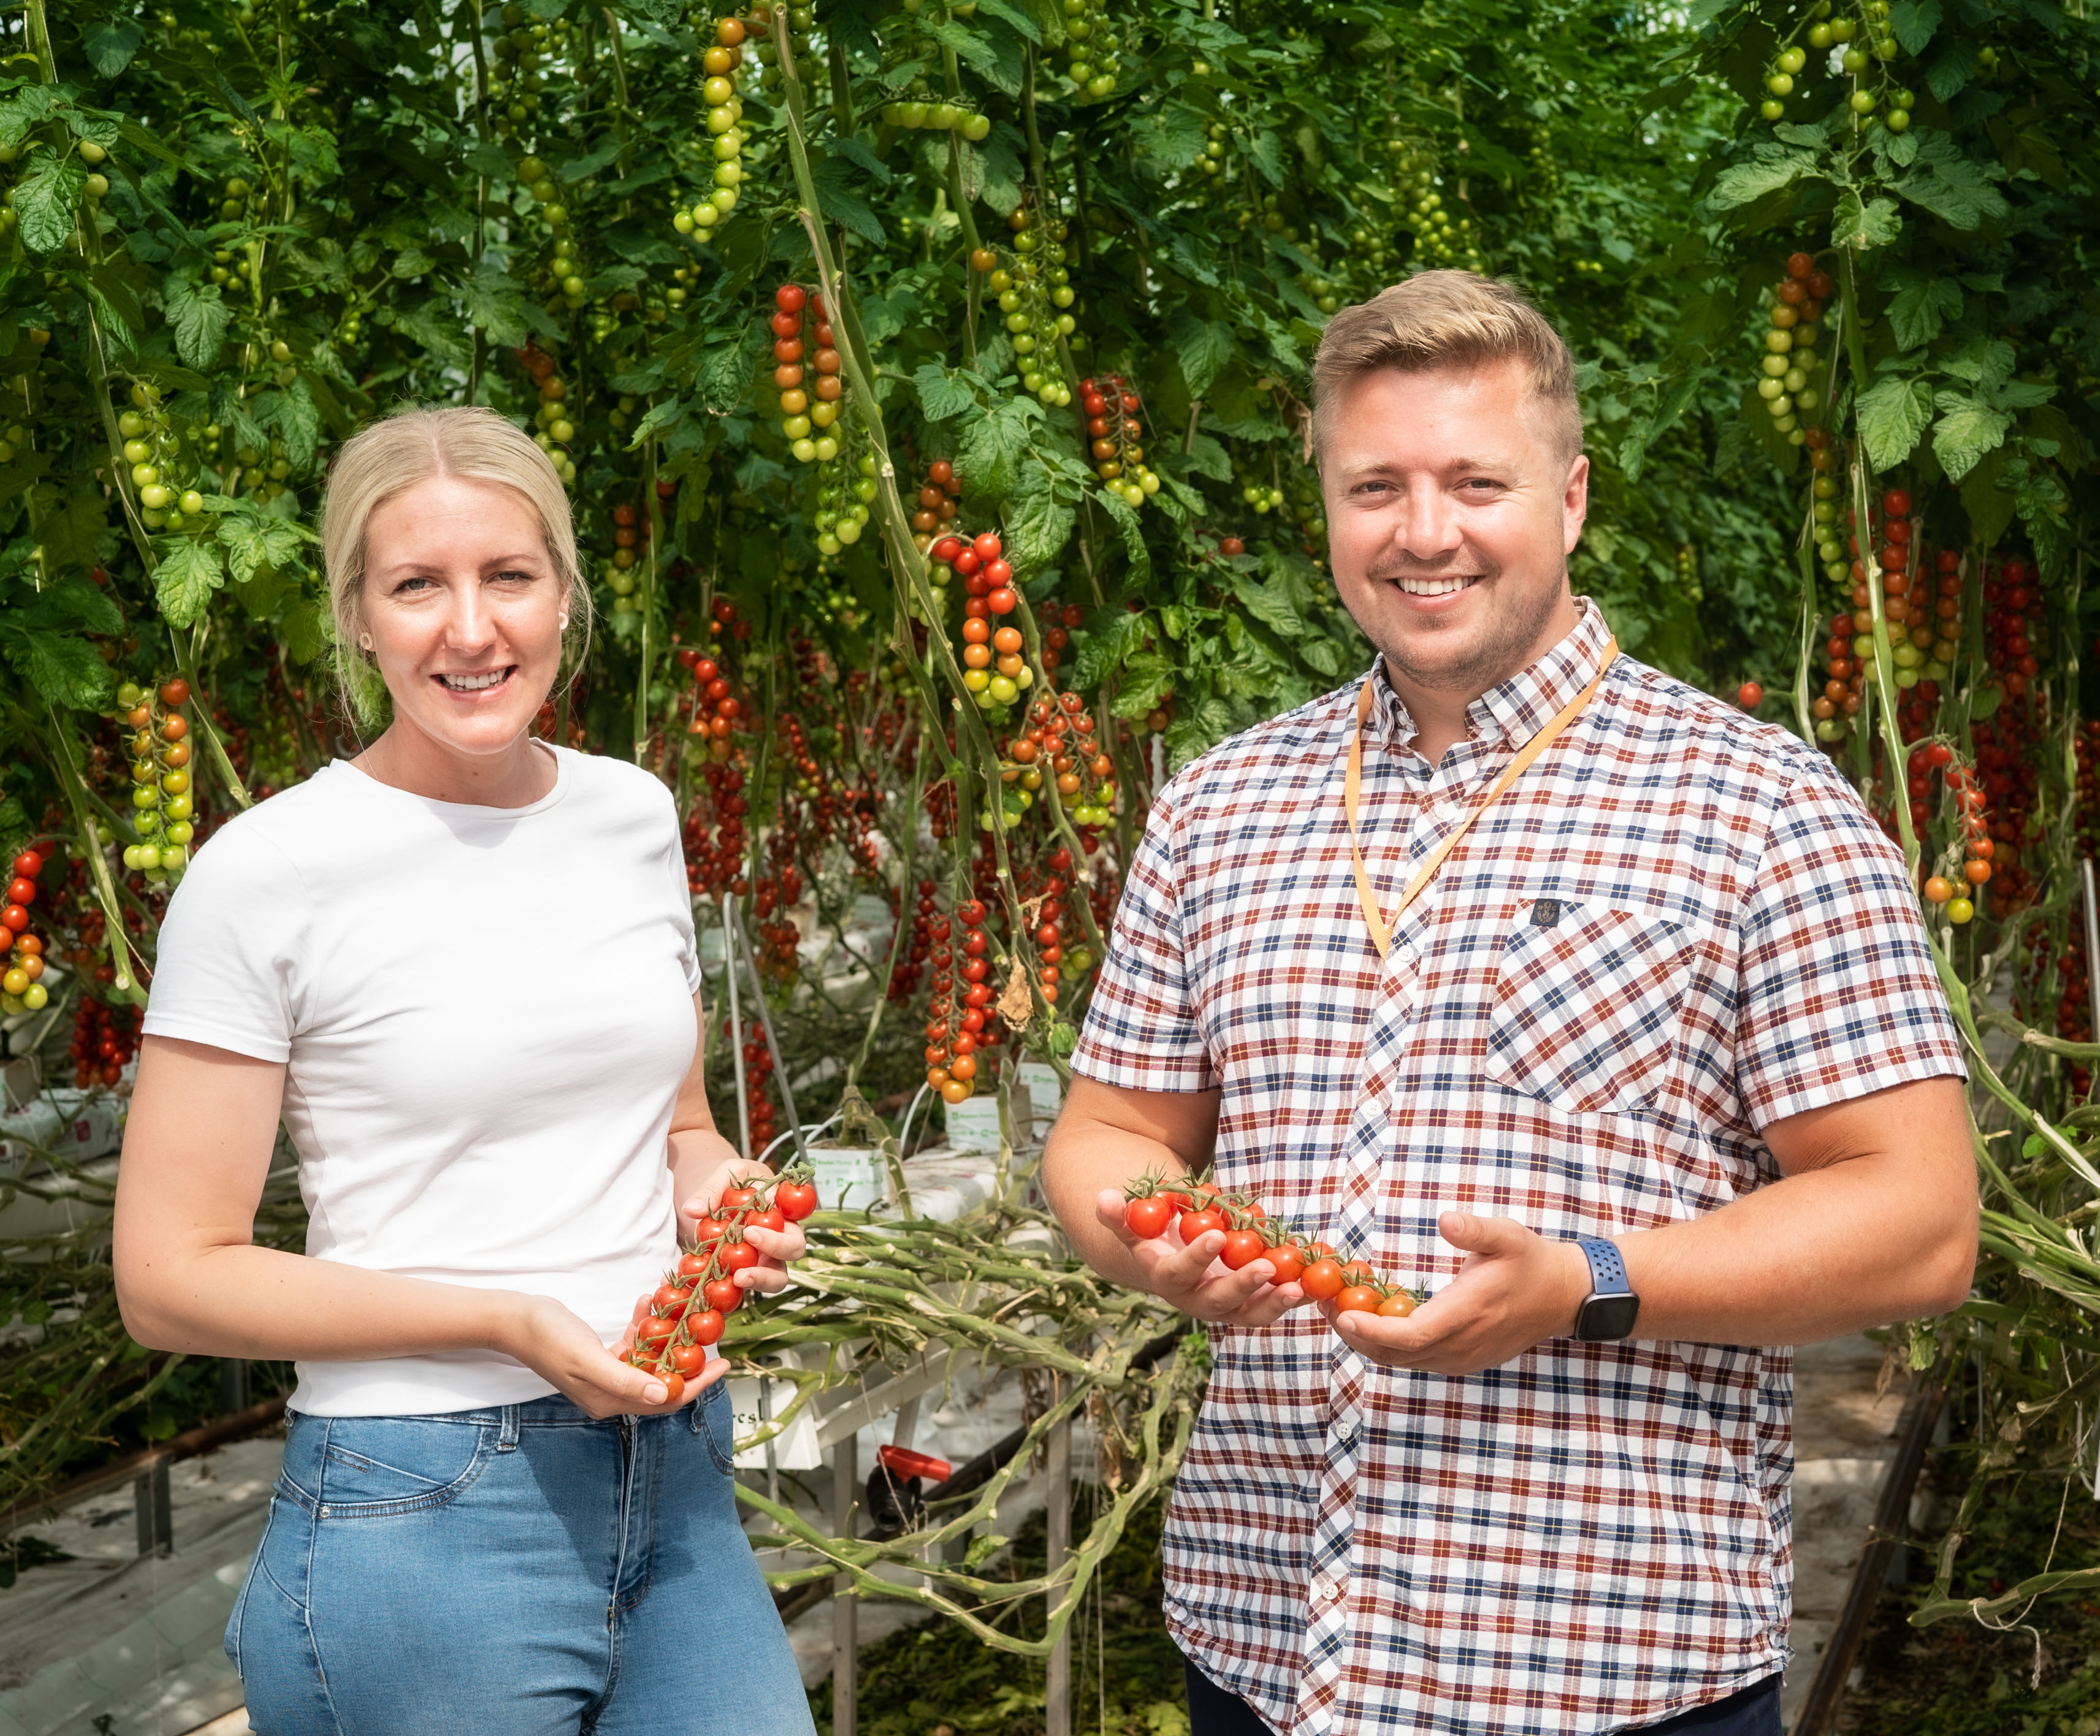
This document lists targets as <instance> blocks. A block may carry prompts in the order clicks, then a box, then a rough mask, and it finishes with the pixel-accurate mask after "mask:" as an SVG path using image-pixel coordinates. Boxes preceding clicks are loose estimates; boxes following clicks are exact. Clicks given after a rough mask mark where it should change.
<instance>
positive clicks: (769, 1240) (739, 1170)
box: [678, 1157, 810, 1296]
mask: <svg viewBox="0 0 2100 1736" xmlns="http://www.w3.org/2000/svg"><path fill="white" fill-rule="evenodd" d="M772 1174H773V1172H772V1170H770V1169H768V1168H767V1167H766V1166H765V1165H764V1164H762V1163H760V1162H758V1161H757V1160H756V1159H753V1158H750V1157H730V1158H728V1159H726V1160H725V1161H723V1162H721V1163H720V1164H718V1165H716V1167H715V1168H714V1169H712V1170H710V1171H708V1174H705V1175H704V1176H703V1177H702V1178H701V1179H700V1184H699V1187H696V1188H695V1189H694V1190H693V1192H692V1194H691V1196H690V1197H689V1198H688V1199H687V1200H686V1201H685V1202H684V1203H683V1204H682V1205H680V1206H679V1207H678V1245H680V1246H681V1247H689V1246H690V1245H691V1244H692V1242H693V1240H694V1233H695V1232H694V1228H693V1227H694V1226H695V1224H697V1223H699V1221H700V1219H701V1218H706V1217H711V1216H712V1215H713V1213H714V1209H715V1208H716V1206H717V1205H720V1204H721V1196H722V1195H723V1194H724V1193H725V1192H727V1191H728V1190H729V1189H730V1188H731V1187H735V1186H737V1185H738V1184H739V1183H742V1182H744V1181H747V1180H750V1179H765V1178H769V1177H770V1176H771V1175H772ZM743 1239H744V1240H746V1241H748V1242H749V1243H750V1244H751V1245H752V1247H754V1248H756V1249H757V1250H758V1251H759V1253H760V1254H761V1256H763V1258H761V1259H760V1261H759V1262H758V1263H757V1265H756V1266H749V1267H745V1268H744V1269H743V1271H740V1272H739V1273H738V1274H737V1275H736V1283H737V1286H738V1288H739V1289H745V1290H757V1291H758V1292H759V1293H761V1295H765V1296H770V1295H773V1294H774V1293H777V1292H779V1291H781V1290H783V1289H787V1265H788V1262H790V1261H792V1260H799V1259H801V1258H802V1256H803V1255H804V1254H807V1253H808V1252H809V1251H810V1245H809V1243H808V1242H807V1241H805V1240H804V1239H803V1236H802V1228H801V1225H800V1224H794V1223H791V1224H789V1225H788V1226H787V1227H786V1228H785V1229H782V1230H769V1229H765V1228H763V1227H760V1226H758V1225H756V1224H747V1225H746V1226H745V1227H744V1232H743Z"/></svg>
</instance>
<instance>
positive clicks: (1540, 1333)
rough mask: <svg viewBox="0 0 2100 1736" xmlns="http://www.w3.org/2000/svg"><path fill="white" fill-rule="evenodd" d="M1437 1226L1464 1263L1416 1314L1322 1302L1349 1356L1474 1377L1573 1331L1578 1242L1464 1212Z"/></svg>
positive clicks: (1583, 1265) (1584, 1268)
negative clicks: (1339, 1310)
mask: <svg viewBox="0 0 2100 1736" xmlns="http://www.w3.org/2000/svg"><path fill="white" fill-rule="evenodd" d="M1436 1227H1437V1229H1438V1230H1439V1231H1440V1232H1441V1233H1442V1235H1443V1237H1444V1240H1445V1241H1447V1242H1449V1243H1450V1245H1452V1246H1453V1247H1454V1248H1459V1249H1464V1250H1465V1252H1466V1254H1467V1260H1466V1263H1465V1264H1464V1265H1462V1266H1461V1267H1459V1268H1458V1276H1457V1277H1455V1278H1454V1279H1453V1280H1451V1281H1450V1283H1449V1284H1446V1285H1445V1287H1444V1288H1443V1289H1440V1290H1439V1291H1438V1292H1437V1293H1436V1294H1435V1295H1434V1296H1432V1297H1431V1298H1430V1299H1429V1300H1428V1301H1427V1302H1424V1303H1423V1305H1422V1306H1420V1307H1419V1308H1418V1309H1416V1310H1415V1311H1414V1313H1413V1314H1411V1315H1407V1316H1405V1318H1396V1317H1393V1316H1391V1315H1376V1314H1365V1313H1362V1312H1352V1313H1348V1314H1343V1315H1337V1314H1336V1313H1335V1311H1334V1305H1333V1304H1332V1303H1331V1302H1327V1303H1322V1304H1321V1313H1323V1314H1325V1315H1326V1316H1327V1317H1328V1319H1329V1320H1331V1321H1332V1322H1333V1323H1334V1327H1335V1332H1336V1333H1339V1335H1340V1337H1341V1339H1342V1341H1343V1343H1345V1344H1347V1345H1348V1346H1349V1348H1350V1349H1351V1350H1356V1351H1357V1352H1358V1353H1360V1354H1361V1355H1363V1356H1365V1357H1366V1358H1368V1359H1370V1361H1372V1362H1374V1363H1379V1364H1383V1365H1384V1366H1385V1367H1387V1368H1423V1369H1426V1370H1427V1371H1428V1372H1430V1373H1432V1374H1472V1373H1475V1372H1477V1371H1478V1370H1480V1369H1482V1368H1495V1367H1497V1366H1498V1365H1499V1364H1502V1363H1506V1362H1508V1361H1509V1360H1511V1359H1512V1358H1513V1357H1517V1356H1520V1355H1523V1354H1524V1352H1525V1351H1526V1350H1529V1349H1530V1348H1531V1347H1532V1346H1533V1345H1535V1344H1538V1343H1540V1342H1542V1341H1544V1340H1546V1339H1547V1338H1553V1337H1561V1336H1564V1334H1566V1333H1570V1332H1573V1330H1574V1328H1575V1314H1576V1311H1577V1309H1579V1308H1580V1307H1581V1306H1582V1301H1583V1298H1585V1297H1586V1296H1588V1295H1589V1293H1590V1262H1588V1261H1587V1260H1586V1259H1585V1258H1583V1257H1582V1249H1580V1248H1578V1247H1577V1246H1576V1245H1574V1243H1573V1242H1553V1241H1548V1240H1546V1238H1545V1237H1544V1236H1538V1235H1535V1234H1534V1233H1533V1232H1531V1231H1529V1230H1527V1229H1526V1228H1525V1227H1524V1226H1523V1225H1522V1224H1520V1223H1517V1222H1516V1220H1515V1219H1514V1218H1476V1217H1475V1216H1474V1215H1473V1214H1471V1213H1470V1212H1446V1213H1445V1214H1444V1215H1443V1216H1442V1217H1441V1218H1438V1219H1437V1221H1436ZM1253 1269H1254V1268H1253V1267H1249V1268H1248V1271H1252V1270H1253ZM1233 1276H1245V1274H1244V1273H1239V1274H1235V1275H1233Z"/></svg>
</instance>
